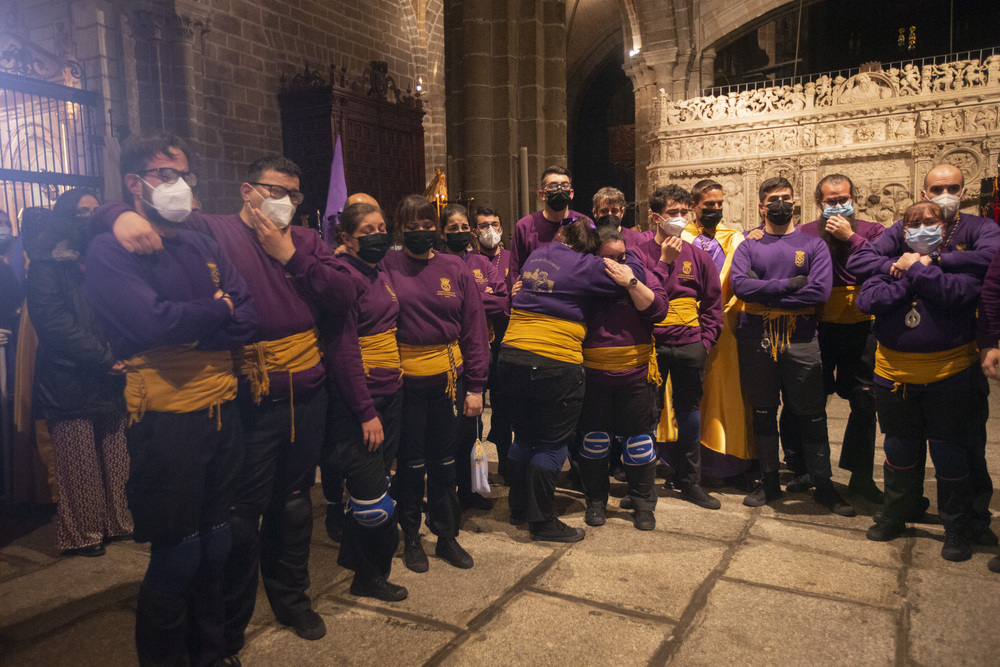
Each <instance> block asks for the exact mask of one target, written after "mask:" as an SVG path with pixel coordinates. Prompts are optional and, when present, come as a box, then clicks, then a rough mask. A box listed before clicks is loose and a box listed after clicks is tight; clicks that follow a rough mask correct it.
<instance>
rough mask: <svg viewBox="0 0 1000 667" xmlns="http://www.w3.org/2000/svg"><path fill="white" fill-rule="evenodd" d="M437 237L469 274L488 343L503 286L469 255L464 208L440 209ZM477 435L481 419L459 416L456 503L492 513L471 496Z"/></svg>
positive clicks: (485, 262)
mask: <svg viewBox="0 0 1000 667" xmlns="http://www.w3.org/2000/svg"><path fill="white" fill-rule="evenodd" d="M439 234H440V236H441V238H440V241H441V242H442V243H443V244H444V252H445V253H447V254H449V255H454V256H456V257H459V258H461V259H462V261H464V262H465V263H466V265H467V266H468V267H469V269H470V270H471V271H472V277H473V278H474V279H475V281H476V287H477V288H478V289H479V296H480V297H481V298H482V300H483V307H484V308H485V310H486V317H487V318H488V319H487V333H488V336H489V340H490V342H492V340H493V327H492V324H491V323H490V321H489V318H491V317H495V316H496V315H502V314H503V313H504V312H505V311H506V310H507V284H506V283H505V282H504V278H503V276H501V275H500V274H499V272H497V269H496V267H495V266H494V265H493V263H492V262H490V260H489V259H487V258H486V257H484V256H483V255H480V254H479V253H477V252H472V251H471V249H470V245H469V244H470V243H471V242H472V227H471V226H470V224H469V212H468V210H467V209H466V208H465V207H464V206H462V205H461V204H449V205H448V206H445V207H444V209H442V211H441V225H440V228H439ZM481 432H482V419H481V417H480V416H479V415H477V416H475V417H466V416H464V415H463V416H462V417H461V418H460V424H459V428H458V434H457V437H458V443H457V445H456V450H457V452H458V454H457V455H456V456H457V461H458V463H457V464H456V465H457V466H458V468H457V469H456V471H455V476H456V478H457V481H458V502H459V504H460V505H461V506H462V508H463V509H468V508H472V509H479V510H491V509H493V501H492V500H490V499H489V498H486V497H484V496H483V495H481V494H479V493H473V492H472V468H471V460H472V449H473V447H475V446H476V439H477V438H478V437H479V434H480V433H481Z"/></svg>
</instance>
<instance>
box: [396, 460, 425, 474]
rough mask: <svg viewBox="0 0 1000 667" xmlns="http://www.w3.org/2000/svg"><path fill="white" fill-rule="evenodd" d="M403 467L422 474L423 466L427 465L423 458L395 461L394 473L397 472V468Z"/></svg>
mask: <svg viewBox="0 0 1000 667" xmlns="http://www.w3.org/2000/svg"><path fill="white" fill-rule="evenodd" d="M401 467H402V468H404V469H406V470H409V471H410V472H412V473H416V474H420V475H422V474H424V468H426V467H427V462H426V461H424V460H423V459H413V460H412V461H399V460H397V461H396V474H399V469H400V468H401Z"/></svg>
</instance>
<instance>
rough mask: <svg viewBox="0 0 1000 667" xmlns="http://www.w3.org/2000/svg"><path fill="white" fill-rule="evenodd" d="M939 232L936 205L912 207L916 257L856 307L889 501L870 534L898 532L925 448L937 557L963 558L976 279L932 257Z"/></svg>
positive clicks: (865, 291) (877, 279)
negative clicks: (865, 317)
mask: <svg viewBox="0 0 1000 667" xmlns="http://www.w3.org/2000/svg"><path fill="white" fill-rule="evenodd" d="M943 229H944V222H943V218H942V215H941V209H940V207H938V205H937V204H935V203H933V202H920V203H918V204H914V205H913V206H911V207H910V208H908V209H906V213H905V214H904V215H903V224H902V230H903V234H904V239H905V241H906V244H907V245H908V246H909V250H910V252H906V253H904V254H903V255H902V256H901V257H900V258H899V259H898V260H897V261H896V262H895V263H894V264H893V265H892V267H891V268H889V270H887V271H885V272H882V271H881V270H877V272H876V273H875V274H874V275H872V276H871V277H870V278H868V280H867V281H865V283H864V286H862V288H861V292H860V294H859V295H858V298H857V301H856V304H857V306H858V308H860V309H861V311H862V312H866V313H870V314H873V315H875V323H874V325H873V328H872V330H873V332H874V334H875V338H876V340H877V341H878V348H877V351H876V353H875V404H876V409H877V411H878V421H879V424H880V425H881V427H882V432H883V433H885V443H884V445H883V447H884V449H885V505H884V509H883V510H882V516H881V517H879V519H878V521H877V522H876V523H875V524H874V525H873V526H872V527H871V528H869V529H868V533H867V536H868V539H870V540H874V541H876V542H884V541H887V540H891V539H894V538H896V537H898V536H899V535H900V534H902V532H903V530H904V528H905V527H906V524H905V521H906V519H907V517H908V516H909V515H910V514H911V512H910V511H909V510H910V508H911V507H913V506H914V505H916V503H917V502H918V501H919V499H920V495H921V493H922V487H923V466H922V464H921V465H919V466H918V465H917V464H918V463H920V462H921V461H922V458H923V448H924V443H925V442H926V444H927V449H928V450H929V451H930V455H931V460H932V461H933V462H934V469H935V471H936V473H937V481H938V483H937V489H938V515H939V516H940V517H941V521H942V523H944V529H945V541H944V547H943V548H942V549H941V557H942V558H944V559H946V560H950V561H962V560H968V559H969V558H970V557H971V556H972V548H971V546H970V544H969V537H970V535H971V532H972V531H971V529H972V518H973V482H972V478H971V476H970V460H971V455H972V451H971V443H972V442H973V441H974V439H975V433H974V430H975V423H974V422H973V421H970V420H969V418H968V415H969V406H970V405H975V396H976V392H977V388H976V383H977V380H979V378H981V376H980V375H979V373H978V368H977V367H976V364H977V362H978V352H977V350H976V343H975V340H976V306H977V305H978V302H979V291H980V279H979V278H978V277H976V276H974V275H971V274H968V273H946V272H945V271H944V270H943V269H942V268H941V267H939V266H936V265H935V264H934V262H933V261H932V259H931V253H933V252H934V251H935V250H937V249H938V247H940V246H941V245H943V244H946V243H947V239H945V238H943V235H942V230H943ZM887 268H888V267H887ZM892 269H895V271H893V270H892ZM894 273H895V274H897V275H899V276H900V277H899V278H896V277H894V275H893V274H894Z"/></svg>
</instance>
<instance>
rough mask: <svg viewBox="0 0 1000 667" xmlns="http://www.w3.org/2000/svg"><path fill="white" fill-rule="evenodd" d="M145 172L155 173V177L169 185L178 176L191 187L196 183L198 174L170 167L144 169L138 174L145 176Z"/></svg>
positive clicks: (175, 180) (174, 181)
mask: <svg viewBox="0 0 1000 667" xmlns="http://www.w3.org/2000/svg"><path fill="white" fill-rule="evenodd" d="M146 174H156V176H157V178H159V179H160V180H161V181H163V182H164V183H169V184H171V185H172V184H174V183H176V182H177V179H178V178H183V179H184V182H185V183H187V184H188V185H190V186H191V187H192V188H193V187H194V186H196V185H198V174H196V173H194V172H193V171H177V170H176V169H171V168H170V167H160V168H158V169H146V170H145V171H140V172H139V175H140V176H145V175H146Z"/></svg>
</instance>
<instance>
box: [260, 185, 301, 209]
mask: <svg viewBox="0 0 1000 667" xmlns="http://www.w3.org/2000/svg"><path fill="white" fill-rule="evenodd" d="M250 185H262V186H264V187H265V188H267V190H268V192H270V193H271V198H272V199H281V198H282V197H284V196H285V195H288V198H289V199H291V200H292V203H293V204H295V205H296V206H298V205H299V204H301V203H302V202H304V201H305V200H306V196H305V195H304V194H302V191H301V190H289V189H287V188H283V187H281V186H280V185H272V184H271V183H256V182H252V183H250Z"/></svg>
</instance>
